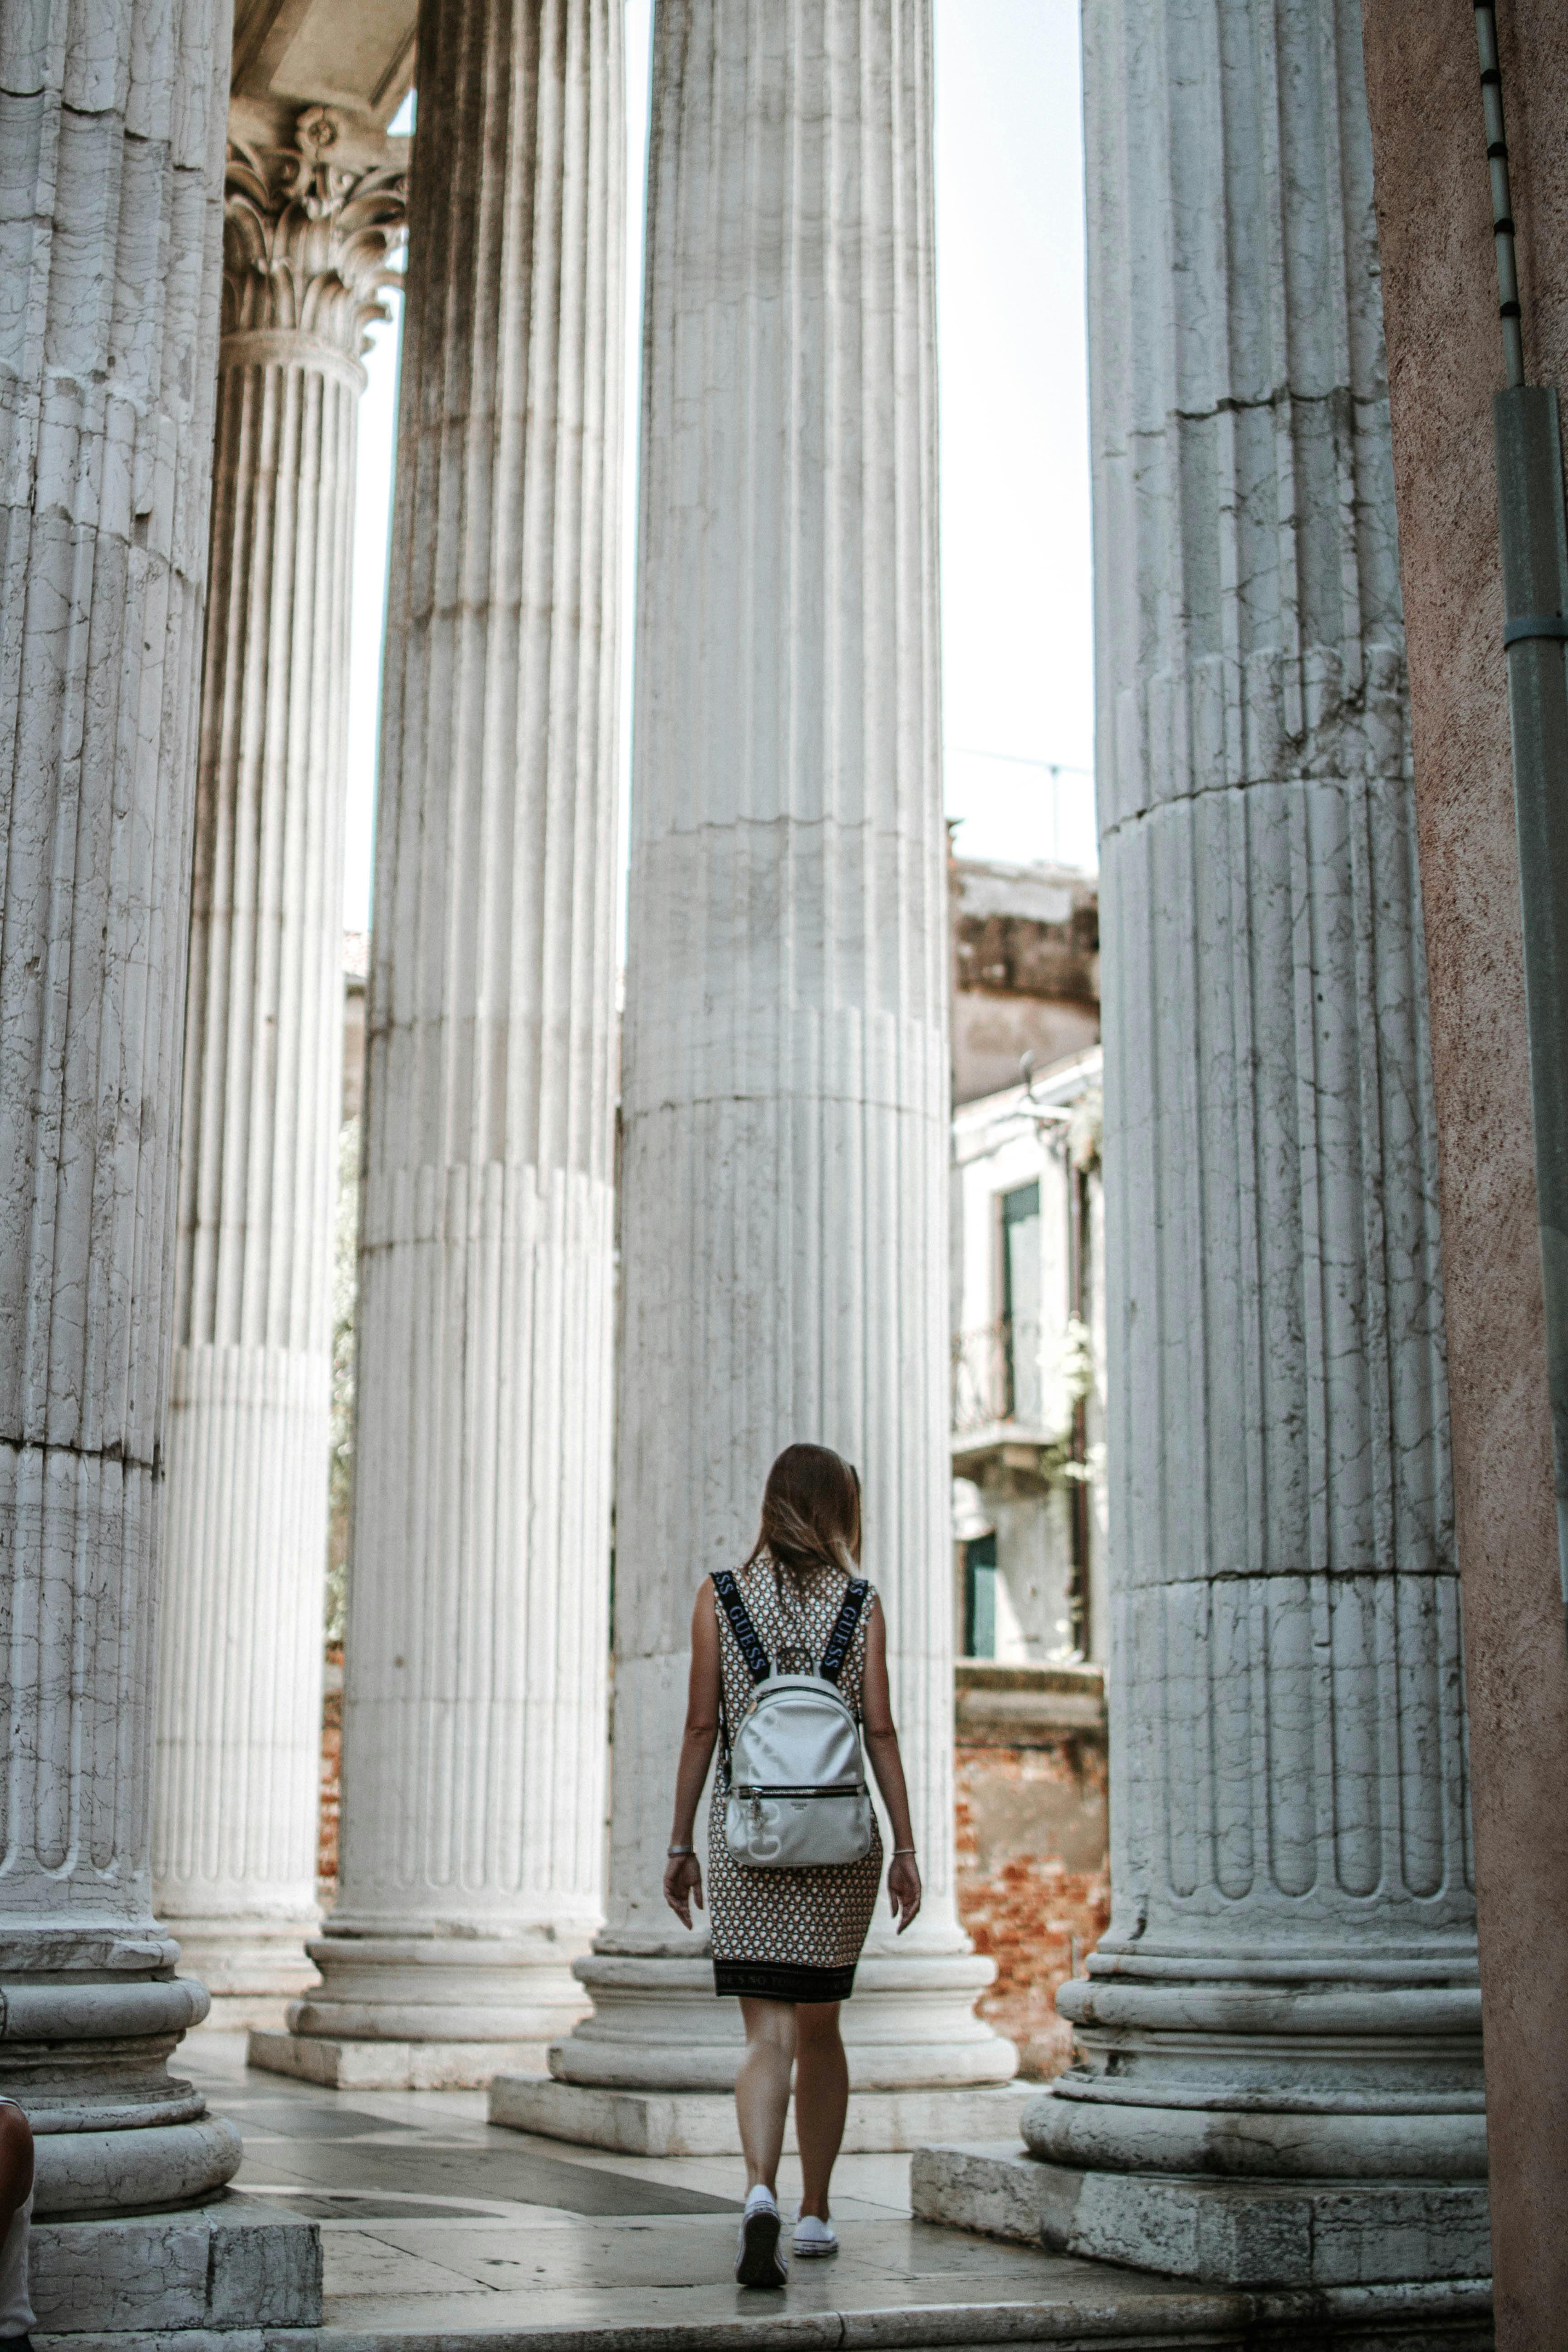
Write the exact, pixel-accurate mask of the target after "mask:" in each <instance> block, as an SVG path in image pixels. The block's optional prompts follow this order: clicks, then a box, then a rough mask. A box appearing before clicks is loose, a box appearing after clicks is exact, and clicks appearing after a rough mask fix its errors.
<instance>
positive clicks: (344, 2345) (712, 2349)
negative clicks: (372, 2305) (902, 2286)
mask: <svg viewBox="0 0 1568 2352" xmlns="http://www.w3.org/2000/svg"><path fill="white" fill-rule="evenodd" d="M769 2301H770V2302H772V2301H773V2298H772V2297H770V2298H769ZM778 2301H779V2304H780V2305H787V2301H788V2298H787V2296H784V2297H780V2298H779V2299H778ZM292 2340H295V2339H289V2338H283V2337H279V2338H270V2337H269V2338H267V2339H265V2347H264V2352H273V2347H274V2346H275V2345H276V2346H277V2347H278V2352H282V2347H283V2345H284V2344H285V2343H288V2342H291V2341H292ZM313 2341H314V2345H315V2347H316V2352H738V2347H743V2352H818V2347H820V2352H925V2347H932V2352H934V2347H953V2348H954V2352H968V2347H978V2346H980V2345H987V2346H989V2345H1010V2346H1016V2347H1025V2346H1030V2345H1040V2346H1047V2345H1050V2346H1055V2347H1058V2352H1091V2347H1092V2352H1155V2347H1163V2346H1165V2345H1170V2346H1173V2347H1174V2346H1179V2345H1183V2344H1190V2345H1192V2346H1194V2347H1199V2346H1201V2347H1204V2352H1329V2347H1334V2346H1341V2347H1343V2352H1374V2348H1375V2352H1385V2347H1386V2352H1492V2347H1493V2336H1492V2319H1491V2293H1490V2289H1489V2285H1488V2284H1487V2282H1486V2281H1485V2280H1474V2279H1472V2280H1467V2281H1463V2282H1455V2283H1454V2284H1452V2285H1446V2286H1427V2287H1405V2286H1385V2287H1342V2288H1328V2289H1323V2290H1319V2291H1317V2292H1315V2293H1310V2294H1301V2293H1298V2292H1291V2291H1289V2290H1285V2291H1281V2292H1274V2293H1265V2294H1245V2293H1240V2292H1237V2291H1236V2290H1225V2289H1220V2290H1217V2291H1216V2290H1214V2289H1185V2290H1182V2289H1173V2288H1172V2287H1171V2286H1169V2285H1168V2284H1165V2283H1164V2282H1163V2281H1154V2280H1148V2281H1142V2280H1137V2279H1131V2278H1129V2276H1128V2275H1127V2273H1125V2272H1109V2273H1107V2275H1106V2280H1105V2284H1104V2285H1103V2286H1100V2285H1095V2286H1092V2287H1086V2286H1085V2285H1084V2284H1082V2283H1081V2282H1078V2281H1075V2282H1073V2283H1071V2284H1067V2283H1064V2284H1062V2285H1060V2286H1059V2287H1056V2288H1055V2289H1054V2290H1052V2291H1048V2292H1047V2293H1046V2294H1042V2295H1039V2296H1037V2297H1033V2298H1030V2299H1029V2300H1027V2301H1024V2300H1020V2301H1016V2302H1012V2303H1006V2302H1001V2301H996V2302H991V2303H973V2304H926V2305H913V2306H909V2305H905V2306H902V2307H900V2305H897V2304H895V2303H889V2304H887V2305H880V2306H867V2305H859V2306H853V2305H850V2304H849V2303H848V2302H847V2300H846V2303H845V2304H843V2305H839V2306H837V2307H835V2308H830V2309H828V2310H826V2311H824V2310H820V2309H819V2310H816V2311H810V2312H807V2311H797V2312H794V2313H791V2312H789V2311H788V2310H787V2309H784V2308H779V2309H776V2310H774V2311H770V2312H767V2313H763V2314H759V2315H757V2316H756V2317H755V2318H752V2317H750V2316H746V2317H741V2316H739V2315H737V2316H736V2317H734V2318H731V2319H699V2320H671V2321H662V2322H661V2321H644V2322H642V2323H640V2324H635V2323H625V2324H622V2325H619V2326H605V2325H604V2324H603V2323H602V2322H599V2323H595V2322H593V2321H590V2320H584V2321H583V2322H581V2323H580V2324H566V2325H563V2324H561V2323H559V2322H557V2323H555V2324H553V2325H548V2326H539V2327H520V2326H516V2325H511V2326H507V2325H502V2326H495V2327H484V2328H480V2327H472V2326H459V2327H451V2326H427V2327H424V2328H421V2327H417V2326H416V2327H414V2328H412V2329H409V2328H405V2327H403V2326H400V2327H399V2328H398V2329H397V2330H396V2331H395V2333H393V2332H386V2333H383V2332H380V2331H378V2330H377V2329H375V2328H374V2327H370V2328H359V2327H337V2326H328V2327H324V2328H323V2329H322V2330H321V2334H320V2336H317V2337H316V2338H314V2339H313ZM62 2352H63V2347H62ZM69 2352H85V2347H79V2346H78V2345H77V2344H75V2343H72V2344H71V2345H70V2347H69ZM104 2352H110V2347H109V2346H108V2345H107V2344H106V2345H105V2346H104ZM115 2352H119V2347H115ZM138 2352H140V2347H138ZM147 2352H153V2347H147ZM170 2352H184V2346H183V2345H181V2346H179V2347H174V2346H171V2347H170ZM216 2352H230V2342H229V2340H228V2339H225V2340H224V2341H223V2342H222V2343H221V2344H220V2345H217V2346H216ZM247 2352H249V2347H247Z"/></svg>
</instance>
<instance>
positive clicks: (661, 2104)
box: [489, 2074, 1036, 2156]
mask: <svg viewBox="0 0 1568 2352" xmlns="http://www.w3.org/2000/svg"><path fill="white" fill-rule="evenodd" d="M1035 2088H1036V2086H1035V2085H1034V2084H1018V2085H1016V2086H1015V2085H1013V2084H1006V2085H992V2086H981V2087H978V2088H970V2089H961V2090H933V2089H930V2088H925V2089H912V2090H904V2091H851V2092H850V2094H849V2111H848V2115H847V2118H846V2121H845V2126H844V2149H845V2153H846V2154H847V2155H852V2156H873V2155H875V2156H886V2155H890V2154H895V2153H899V2152H901V2151H902V2150H904V2149H905V2148H911V2147H921V2146H922V2144H923V2143H924V2142H925V2141H927V2140H928V2139H930V2138H931V2137H933V2136H934V2135H936V2134H939V2133H942V2132H953V2133H958V2132H963V2133H964V2134H965V2135H967V2134H969V2133H974V2134H976V2135H980V2134H984V2135H986V2136H987V2137H989V2136H991V2135H993V2134H995V2135H1000V2134H1002V2133H1005V2132H1009V2131H1016V2130H1017V2129H1018V2126H1019V2118H1020V2116H1021V2115H1022V2113H1023V2110H1024V2108H1025V2106H1026V2105H1027V2103H1028V2100H1029V2098H1030V2096H1031V2095H1032V2094H1033V2092H1034V2091H1035ZM489 2119H490V2121H491V2123H492V2124H506V2125H508V2126H510V2128H511V2129H512V2130H513V2131H525V2132H535V2133H537V2134H538V2135H539V2137H541V2138H542V2139H563V2140H574V2141H575V2142H576V2143H577V2144H578V2146H579V2147H607V2148H614V2149H615V2150H616V2152H617V2153H618V2154H619V2155H622V2156H739V2155H740V2154H741V2133H740V2126H739V2125H738V2124H737V2122H736V2119H735V2101H734V2098H733V2096H732V2095H726V2094H724V2093H721V2092H711V2091H638V2090H613V2089H605V2088H594V2087H590V2086H587V2085H585V2084H581V2083H559V2082H553V2081H551V2080H549V2079H548V2078H546V2079H545V2080H542V2081H541V2080H540V2079H539V2078H538V2077H537V2076H534V2077H527V2076H521V2075H511V2074H498V2075H497V2077H496V2079H495V2081H494V2082H493V2083H492V2084H490V2095H489ZM784 2146H785V2147H787V2148H791V2149H793V2148H794V2147H795V2105H794V2102H793V2100H792V2102H791V2104H790V2112H789V2120H788V2123H787V2125H786V2126H785V2133H784Z"/></svg>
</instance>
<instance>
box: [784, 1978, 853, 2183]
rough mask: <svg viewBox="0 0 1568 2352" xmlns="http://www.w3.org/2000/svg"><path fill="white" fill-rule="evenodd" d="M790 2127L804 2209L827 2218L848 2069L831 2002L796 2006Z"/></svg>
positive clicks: (806, 2002)
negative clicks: (797, 2150)
mask: <svg viewBox="0 0 1568 2352" xmlns="http://www.w3.org/2000/svg"><path fill="white" fill-rule="evenodd" d="M848 2105H849V2068H848V2065H847V2062H846V2059H845V2056H844V2044H843V2042H842V2041H841V2040H840V2039H839V2033H838V2003H837V2001H836V2000H803V2001H801V2002H800V2003H799V2004H798V2006H797V2007H796V2010H795V2137H796V2139H797V2140H798V2141H799V2142H800V2169H801V2199H800V2210H801V2211H802V2212H803V2213H815V2214H816V2216H817V2218H818V2220H819V2221H826V2220H827V2219H828V2212H827V2185H828V2182H829V2181H830V2180H831V2179H832V2178H833V2167H834V2165H835V2163H836V2162H837V2157H838V2150H839V2147H840V2145H841V2143H842V2141H843V2138H844V2115H845V2110H846V2108H847V2106H848Z"/></svg>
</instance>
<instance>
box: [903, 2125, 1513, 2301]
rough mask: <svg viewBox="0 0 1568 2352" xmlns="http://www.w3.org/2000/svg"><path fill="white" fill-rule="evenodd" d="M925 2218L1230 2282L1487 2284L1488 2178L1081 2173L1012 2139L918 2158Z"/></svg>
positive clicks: (916, 2185) (917, 2197)
mask: <svg viewBox="0 0 1568 2352" xmlns="http://www.w3.org/2000/svg"><path fill="white" fill-rule="evenodd" d="M910 2202H911V2203H912V2205H913V2207H914V2210H915V2214H916V2217H917V2219H919V2220H921V2221H941V2222H945V2223H947V2224H949V2225H950V2226H951V2227H952V2228H954V2229H962V2230H978V2231H984V2233H985V2234H986V2235H988V2236H990V2237H996V2238H1017V2239H1023V2240H1026V2241H1029V2242H1037V2243H1043V2244H1045V2245H1047V2246H1048V2247H1049V2248H1050V2249H1051V2251H1052V2252H1054V2253H1066V2254H1079V2255H1087V2256H1089V2257H1090V2258H1092V2259H1094V2260H1096V2261H1100V2262H1108V2263H1130V2264H1131V2265H1133V2266H1134V2267H1136V2268H1138V2269H1140V2270H1151V2271H1160V2272H1163V2273H1165V2274H1166V2275H1167V2276H1170V2277H1174V2278H1187V2279H1201V2280H1204V2281H1206V2282H1209V2283H1212V2284H1215V2285H1224V2286H1314V2287H1315V2286H1323V2287H1328V2286H1354V2285H1372V2284H1386V2283H1390V2282H1410V2283H1420V2282H1427V2281H1442V2280H1475V2279H1478V2278H1485V2277H1487V2276H1488V2275H1489V2272H1490V2269H1491V2242H1490V2237H1489V2224H1488V2216H1487V2190H1486V2184H1485V2182H1484V2181H1462V2182H1458V2183H1450V2182H1442V2181H1435V2180H1381V2181H1372V2180H1305V2179H1303V2180H1214V2179H1180V2178H1177V2177H1175V2176H1173V2175H1170V2174H1160V2173H1131V2172H1080V2171H1077V2170H1075V2169H1073V2168H1071V2167H1069V2166H1068V2165H1063V2164H1050V2163H1047V2162H1044V2161H1043V2160H1042V2159H1041V2158H1038V2157H1033V2156H1029V2155H1028V2154H1026V2152H1025V2151H1024V2150H1023V2149H1021V2148H1019V2147H1016V2146H1013V2145H1009V2144H1007V2143H1005V2142H1003V2143H996V2142H992V2143H991V2144H989V2145H985V2144H980V2145H971V2146H967V2147H965V2146H951V2145H950V2146H942V2147H922V2148H921V2149H919V2150H917V2152H916V2155H915V2159H914V2163H913V2166H912V2167H911V2169H910Z"/></svg>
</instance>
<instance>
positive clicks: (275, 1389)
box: [153, 107, 405, 2026]
mask: <svg viewBox="0 0 1568 2352" xmlns="http://www.w3.org/2000/svg"><path fill="white" fill-rule="evenodd" d="M232 127H233V128H234V129H235V130H236V131H240V130H241V129H243V130H245V131H251V132H252V135H251V136H250V137H249V138H245V137H238V138H234V139H231V142H230V145H229V149H228V165H227V175H226V219H225V237H224V280H223V299H224V316H223V340H222V341H221V343H220V345H219V351H218V383H219V394H218V416H217V443H216V459H215V476H216V480H215V491H214V501H213V534H212V574H211V587H210V592H209V614H210V617H209V620H208V625H207V635H206V656H205V681H204V688H203V713H202V730H201V756H200V765H199V771H198V783H197V796H196V834H195V903H194V906H193V909H192V924H191V976H190V986H189V994H188V999H187V1004H186V1037H185V1097H184V1139H183V1146H182V1152H181V1170H180V1200H179V1224H178V1241H177V1249H176V1276H175V1305H174V1331H175V1348H174V1387H173V1393H172V1396H171V1399H170V1413H169V1506H168V1508H169V1523H168V1540H167V1554H166V1562H165V1570H164V1598H163V1623H162V1638H161V1644H160V1649H161V1656H160V1671H159V1683H160V1691H159V1715H158V1756H157V1763H156V1769H155V1778H154V1801H153V1883H154V1888H155V1894H156V1900H157V1905H158V1910H159V1914H160V1916H162V1917H163V1919H165V1920H166V1921H167V1922H168V1924H169V1926H170V1927H171V1928H172V1929H173V1930H174V1933H175V1934H176V1935H177V1936H178V1937H179V1938H180V1943H181V1948H182V1949H183V1951H184V1955H185V1959H186V1962H187V1964H188V1965H189V1966H191V1967H193V1968H195V1969H198V1970H199V1971H200V1974H201V1976H202V1979H203V1981H204V1982H205V1985H206V1987H207V1989H208V1991H209V1992H210V1993H211V1994H212V1996H213V2009H212V2022H213V2023H214V2024H215V2025H220V2024H221V2025H230V2026H233V2025H250V2024H259V2023H264V2022H266V2023H273V2024H277V2025H281V2024H282V2022H283V2007H284V2000H285V1999H286V1997H287V1996H288V1995H289V1994H290V1993H297V1992H300V1991H302V1990H304V1989H305V1988H306V1987H307V1986H308V1985H310V1984H313V1983H314V1982H315V1981H316V1972H315V1969H313V1968H312V1967H311V1965H310V1962H309V1960H308V1959H307V1958H306V1957H305V1938H306V1937H307V1936H308V1935H310V1934H311V1933H313V1932H314V1930H315V1929H316V1928H317V1927H318V1926H319V1925H320V1917H321V1915H320V1912H319V1910H318V1908H317V1906H316V1900H315V1881H316V1814H317V1807H318V1796H319V1789H320V1778H321V1611H322V1590H323V1581H324V1578H325V1573H326V1556H327V1475H328V1454H329V1449H330V1444H331V1433H330V1428H329V1412H330V1404H331V1396H330V1391H331V1255H332V1232H333V1222H334V1213H333V1191H334V1183H335V1177H336V1169H337V1145H338V1128H339V1123H340V1119H341V1115H342V1105H341V1099H340V1098H341V1094H342V837H343V806H344V794H345V791H346V787H347V749H348V745H347V731H346V730H347V721H348V653H349V591H350V584H351V572H352V565H353V497H354V452H355V444H356V439H357V428H358V413H359V398H360V394H361V392H362V390H363V385H364V370H363V366H362V365H361V362H360V352H361V349H362V346H363V339H364V330H365V327H366V325H367V323H368V321H369V320H371V319H372V318H374V317H376V316H378V315H383V314H382V312H381V310H380V306H379V303H378V300H377V294H378V289H379V288H380V286H381V285H382V283H383V282H384V278H385V276H386V275H387V268H386V265H387V257H388V253H389V250H390V249H391V247H393V246H394V245H395V242H396V240H397V239H398V238H399V236H401V233H402V221H403V215H404V201H405V185H404V174H403V173H402V172H401V170H400V169H398V168H396V167H395V166H389V165H387V164H386V163H384V161H381V160H372V161H371V162H370V163H368V164H367V163H365V162H364V161H363V159H360V158H356V157H355V156H354V155H353V153H352V152H350V150H351V147H352V134H349V133H348V132H347V130H346V125H345V123H344V121H343V120H342V117H341V116H339V115H338V114H336V113H334V112H333V111H332V110H331V109H328V108H322V107H311V108H308V109H306V110H304V111H303V112H302V113H300V115H299V117H298V119H297V120H295V119H292V118H291V117H285V118H284V119H282V120H281V121H279V122H277V123H275V124H258V125H256V126H254V128H253V126H252V125H251V124H249V123H248V122H247V123H245V124H243V125H241V124H239V123H236V124H235V125H233V126H232Z"/></svg>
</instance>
